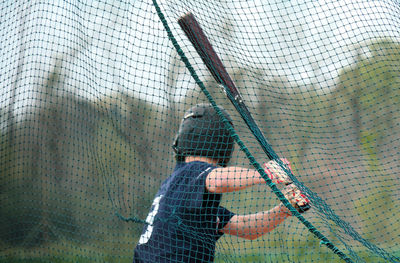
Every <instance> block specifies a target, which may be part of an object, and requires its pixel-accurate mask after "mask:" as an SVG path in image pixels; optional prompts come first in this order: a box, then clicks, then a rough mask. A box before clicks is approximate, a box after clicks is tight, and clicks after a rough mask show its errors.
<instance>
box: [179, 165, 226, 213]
mask: <svg viewBox="0 0 400 263" xmlns="http://www.w3.org/2000/svg"><path fill="white" fill-rule="evenodd" d="M215 168H216V167H215V166H213V165H210V164H207V163H196V164H195V165H192V166H191V167H190V168H189V167H188V169H191V171H192V173H191V176H189V178H188V180H189V181H188V182H187V184H188V185H187V193H186V197H187V200H186V202H188V204H187V207H188V208H189V209H200V208H203V206H204V203H205V202H212V203H213V204H210V203H208V204H207V206H209V205H211V206H218V205H219V200H220V199H221V195H220V194H212V193H208V192H207V190H206V178H207V175H208V174H209V173H210V172H211V171H212V170H213V169H215ZM215 202H217V203H215Z"/></svg>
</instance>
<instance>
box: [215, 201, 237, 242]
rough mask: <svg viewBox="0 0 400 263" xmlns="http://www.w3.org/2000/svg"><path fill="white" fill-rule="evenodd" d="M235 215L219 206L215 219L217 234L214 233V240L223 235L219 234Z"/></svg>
mask: <svg viewBox="0 0 400 263" xmlns="http://www.w3.org/2000/svg"><path fill="white" fill-rule="evenodd" d="M234 215H235V214H234V213H232V212H231V211H229V210H228V209H226V208H225V207H223V206H219V207H218V210H217V218H218V224H217V233H216V235H217V236H216V239H217V240H218V239H219V238H220V237H221V236H222V235H223V234H224V233H223V232H221V230H222V229H223V228H224V227H225V226H226V224H228V223H229V221H230V220H231V218H232V217H233V216H234Z"/></svg>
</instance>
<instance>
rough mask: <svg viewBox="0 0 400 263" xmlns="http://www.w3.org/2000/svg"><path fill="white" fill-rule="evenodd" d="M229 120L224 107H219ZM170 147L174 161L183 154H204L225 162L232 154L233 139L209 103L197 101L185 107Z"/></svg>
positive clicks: (223, 164) (219, 162) (222, 164)
mask: <svg viewBox="0 0 400 263" xmlns="http://www.w3.org/2000/svg"><path fill="white" fill-rule="evenodd" d="M219 108H220V109H221V111H222V113H223V114H224V116H225V117H226V118H227V119H228V121H229V122H230V123H231V124H232V119H231V117H230V116H229V114H228V113H227V112H226V110H225V109H223V108H221V107H219ZM173 149H174V151H175V153H176V157H177V160H178V161H183V160H184V157H185V156H189V155H191V156H205V157H210V158H212V159H216V160H219V161H218V164H219V165H221V166H226V165H227V164H228V162H229V160H230V159H231V157H232V153H233V150H234V141H233V139H232V137H231V136H230V133H229V130H228V129H227V128H226V127H225V124H224V122H223V121H222V119H221V118H220V116H219V115H218V114H217V112H216V111H215V109H214V108H213V106H212V105H211V104H197V105H195V106H194V107H192V108H190V109H189V110H188V111H186V113H185V115H184V117H183V119H182V122H181V125H180V127H179V131H178V134H177V135H176V137H175V141H174V144H173Z"/></svg>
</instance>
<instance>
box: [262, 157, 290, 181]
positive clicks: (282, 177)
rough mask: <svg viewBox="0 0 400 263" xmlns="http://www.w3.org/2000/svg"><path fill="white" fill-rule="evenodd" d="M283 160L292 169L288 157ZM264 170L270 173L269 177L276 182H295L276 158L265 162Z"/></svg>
mask: <svg viewBox="0 0 400 263" xmlns="http://www.w3.org/2000/svg"><path fill="white" fill-rule="evenodd" d="M281 161H282V162H283V163H284V164H286V165H287V166H288V168H289V169H290V171H292V168H291V166H290V162H289V161H288V160H287V159H286V158H283V159H281ZM264 171H265V173H266V174H267V175H268V177H269V179H271V180H272V182H273V183H274V184H281V183H283V184H285V185H288V184H291V183H293V182H292V180H291V179H290V177H289V176H288V175H287V173H286V172H285V171H284V170H283V169H282V167H281V166H280V165H279V164H278V162H277V161H275V160H272V161H269V162H267V163H264Z"/></svg>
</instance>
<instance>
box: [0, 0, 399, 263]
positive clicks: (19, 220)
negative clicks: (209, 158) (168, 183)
mask: <svg viewBox="0 0 400 263" xmlns="http://www.w3.org/2000/svg"><path fill="white" fill-rule="evenodd" d="M0 10H1V11H0V47H1V53H0V54H1V58H2V59H1V61H0V72H1V73H0V87H1V93H0V94H1V96H0V105H1V108H0V145H1V148H0V172H1V177H0V180H1V181H0V261H1V262H132V260H133V256H134V249H135V247H136V246H137V244H138V243H143V240H142V241H140V240H139V239H140V236H141V234H142V231H143V229H147V227H148V226H152V223H154V220H153V222H151V221H152V220H149V219H152V218H151V217H149V216H148V213H149V211H150V209H151V208H153V211H154V207H155V206H157V204H158V203H157V200H159V199H157V198H156V199H155V196H156V193H157V192H158V190H159V188H160V186H161V184H162V183H163V181H164V180H166V179H167V178H168V177H169V176H170V175H171V173H172V172H173V170H174V167H175V165H176V160H175V153H174V151H173V148H172V144H173V142H174V139H175V136H176V134H177V132H178V128H179V125H180V122H181V120H182V118H183V117H184V113H185V112H186V111H187V110H188V109H189V108H191V107H192V106H194V105H196V104H199V103H211V104H212V105H213V106H214V107H215V108H217V112H218V113H219V116H220V117H221V118H222V120H223V123H224V124H225V125H226V127H228V130H229V132H230V134H231V136H232V137H233V139H234V141H235V144H236V147H235V151H234V152H233V155H232V158H231V161H230V163H229V165H230V166H231V167H232V166H234V167H243V168H248V169H258V171H259V172H260V173H261V175H262V176H263V177H264V178H265V179H266V182H265V183H263V184H260V185H255V186H252V187H249V188H246V189H243V190H240V191H234V192H230V193H224V194H223V197H222V200H221V206H223V207H225V208H226V209H228V210H230V211H231V212H233V213H234V214H237V215H251V214H254V213H258V212H261V211H268V210H269V209H272V208H273V207H276V206H277V205H278V204H280V203H281V202H283V203H284V204H285V205H288V201H287V200H286V199H285V198H284V196H283V195H282V192H281V191H282V189H283V187H284V186H282V185H275V184H273V183H272V182H271V180H269V179H268V177H267V176H266V174H265V172H264V171H263V168H262V167H263V163H265V162H267V161H269V158H268V157H267V155H266V154H265V152H264V151H263V150H262V147H261V146H260V144H259V142H258V141H259V140H257V136H258V135H257V134H254V133H253V132H252V131H251V130H250V129H249V127H248V125H247V124H246V122H245V120H243V118H242V116H241V114H240V112H238V111H237V110H236V108H235V107H234V106H233V105H232V103H231V102H230V101H229V99H228V98H227V96H226V94H225V93H224V92H223V91H222V89H221V87H220V86H219V85H217V83H216V82H215V80H214V78H213V77H212V75H211V74H210V72H209V71H208V70H207V68H206V66H205V65H204V63H203V62H202V59H201V58H200V57H199V55H198V54H197V52H196V51H195V49H194V48H193V46H192V44H191V43H190V41H189V40H188V38H187V37H186V36H185V35H184V33H183V31H182V30H181V28H180V27H179V25H178V23H177V20H178V18H179V17H181V16H182V15H184V14H186V13H187V12H191V13H193V14H194V15H195V17H196V18H197V20H198V22H199V23H200V24H201V26H202V28H203V30H204V32H205V33H206V34H207V36H208V37H209V39H210V41H211V42H212V45H213V47H214V49H215V50H216V51H217V53H218V54H219V55H220V57H221V60H222V61H223V63H224V65H225V67H226V68H227V70H228V72H229V73H230V74H231V76H232V78H233V79H234V81H235V83H236V85H237V86H238V88H239V90H240V93H241V95H242V97H243V101H244V103H245V104H246V105H247V107H248V109H249V111H250V113H251V115H252V117H253V118H254V119H255V121H256V123H257V125H258V127H259V129H260V130H261V132H262V133H263V134H264V135H265V137H266V138H267V140H268V144H269V145H268V147H270V148H271V150H272V151H273V152H274V156H275V157H279V158H283V157H285V158H287V159H288V160H289V161H290V162H291V167H292V170H293V172H290V171H288V170H287V172H288V173H289V175H290V177H291V178H292V180H293V181H294V182H295V184H296V185H297V186H298V187H299V188H300V189H301V190H302V191H303V192H304V193H305V195H306V196H307V197H308V198H309V199H310V202H311V207H312V208H311V209H310V210H309V211H307V212H306V213H303V214H299V213H296V210H293V207H291V206H290V205H288V206H289V208H290V209H291V210H292V213H294V216H291V217H289V218H287V219H286V220H285V221H284V222H283V223H281V224H280V225H279V226H278V227H277V228H276V229H274V230H273V231H272V232H270V233H266V234H265V235H263V236H261V237H259V238H257V239H254V240H247V239H244V238H239V237H236V236H234V235H228V234H225V235H223V236H222V237H221V238H220V239H219V240H218V241H217V242H216V247H215V262H344V261H347V262H400V245H399V244H400V219H399V218H400V217H399V212H400V209H399V205H400V199H399V196H400V195H399V194H400V189H399V179H398V174H399V172H400V166H399V157H400V153H399V149H400V137H399V134H400V126H399V124H398V123H399V120H400V30H399V25H400V3H399V1H398V0H392V1H364V0H357V1H264V2H262V1H238V0H236V1H235V0H232V1H199V0H197V1H153V2H151V1H128V2H122V1H103V2H102V1H96V2H91V1H88V2H85V1H76V2H75V1H74V2H72V1H71V2H68V1H65V2H61V1H60V2H59V1H56V2H52V1H48V2H45V1H39V2H36V1H25V2H24V1H3V2H2V3H1V4H0ZM220 107H223V108H224V109H225V110H226V111H227V112H228V113H229V115H230V117H231V118H232V124H233V126H231V125H230V124H229V121H228V120H227V119H226V118H225V117H224V116H223V114H221V111H220V110H219V109H220ZM249 175H250V173H249ZM201 189H202V188H201ZM183 194H189V193H186V192H185V193H183ZM185 197H186V196H185ZM154 200H156V201H154ZM186 201H188V200H187V199H186ZM189 201H190V200H189ZM189 201H188V202H189ZM182 202H183V201H182ZM183 203H184V202H183ZM152 204H153V205H152ZM179 205H180V203H178V206H177V209H179ZM171 211H175V210H171ZM211 214H212V213H210V215H211ZM190 215H192V214H190ZM153 219H154V218H153ZM155 220H156V221H157V220H158V222H162V223H163V224H164V226H168V227H167V228H171V229H173V232H175V233H178V232H179V231H181V232H182V233H185V235H186V236H187V239H190V240H191V241H193V243H192V244H197V243H198V242H200V241H204V242H205V244H208V245H209V246H211V247H212V246H213V243H214V241H213V240H209V239H208V236H207V235H204V236H202V235H198V234H197V232H196V231H197V229H196V228H193V226H192V225H191V223H194V224H195V223H199V225H200V226H199V228H200V229H201V228H205V229H207V227H208V225H207V224H208V223H209V222H208V221H207V220H208V219H207V220H206V221H202V220H200V221H197V220H199V219H198V218H197V217H196V216H195V213H194V214H193V220H192V222H189V224H188V223H187V222H182V221H180V219H179V217H178V219H177V218H176V217H175V213H171V214H170V215H167V216H164V217H163V218H157V217H155ZM149 223H150V224H149ZM181 232H179V233H181ZM168 242H170V241H168V240H167V239H166V240H164V243H162V242H159V243H158V244H157V245H154V247H153V248H154V249H155V250H162V249H163V247H166V246H168V244H170V243H168ZM161 243H162V244H161ZM189 243H190V242H189ZM184 244H186V245H187V244H188V243H184ZM180 245H182V244H180ZM194 251H199V247H196V246H195V245H193V246H192V247H190V248H188V249H187V251H186V252H187V253H188V254H190V253H191V252H194ZM177 253H178V252H177ZM204 256H205V257H204V258H206V255H204ZM164 259H165V260H166V261H167V262H169V261H171V258H164ZM156 261H157V260H156ZM158 261H161V259H159V260H158ZM158 261H157V262H158Z"/></svg>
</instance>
